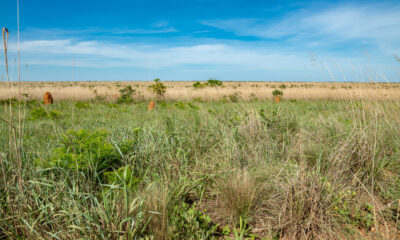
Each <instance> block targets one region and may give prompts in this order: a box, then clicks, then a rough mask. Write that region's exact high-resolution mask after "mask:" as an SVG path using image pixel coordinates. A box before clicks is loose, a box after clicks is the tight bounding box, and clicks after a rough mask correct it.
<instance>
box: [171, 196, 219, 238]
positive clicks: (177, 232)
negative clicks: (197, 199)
mask: <svg viewBox="0 0 400 240" xmlns="http://www.w3.org/2000/svg"><path fill="white" fill-rule="evenodd" d="M170 216H171V217H170V223H171V225H172V226H174V231H173V235H172V236H171V239H193V240H195V239H210V238H212V236H213V235H214V234H215V233H216V232H217V229H218V225H216V224H213V223H212V221H211V218H210V217H209V216H208V215H206V214H204V213H202V212H200V211H199V210H197V209H196V208H195V205H193V206H191V207H190V206H189V205H188V204H187V203H184V202H182V203H181V204H179V205H176V206H175V207H174V208H173V211H172V214H171V215H170Z"/></svg>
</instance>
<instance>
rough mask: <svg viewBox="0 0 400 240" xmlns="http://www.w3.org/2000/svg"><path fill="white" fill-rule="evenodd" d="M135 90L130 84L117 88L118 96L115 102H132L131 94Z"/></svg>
mask: <svg viewBox="0 0 400 240" xmlns="http://www.w3.org/2000/svg"><path fill="white" fill-rule="evenodd" d="M135 92H136V90H134V89H133V88H132V86H130V85H129V86H126V87H124V88H121V89H120V90H119V93H120V96H119V97H118V99H117V103H132V102H133V97H132V96H133V94H135Z"/></svg>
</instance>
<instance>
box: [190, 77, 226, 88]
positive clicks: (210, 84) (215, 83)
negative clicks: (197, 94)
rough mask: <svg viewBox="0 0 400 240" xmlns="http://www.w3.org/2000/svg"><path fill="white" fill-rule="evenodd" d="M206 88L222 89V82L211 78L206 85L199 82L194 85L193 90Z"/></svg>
mask: <svg viewBox="0 0 400 240" xmlns="http://www.w3.org/2000/svg"><path fill="white" fill-rule="evenodd" d="M205 87H222V81H220V80H217V79H214V78H211V79H209V80H207V82H205V83H201V82H199V81H197V82H195V83H193V88H196V89H200V88H205Z"/></svg>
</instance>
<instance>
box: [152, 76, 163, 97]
mask: <svg viewBox="0 0 400 240" xmlns="http://www.w3.org/2000/svg"><path fill="white" fill-rule="evenodd" d="M149 88H150V89H152V91H153V93H154V94H155V95H156V96H157V97H159V98H162V97H164V94H165V92H166V89H167V87H166V86H165V85H164V84H162V83H161V82H160V79H159V78H157V79H154V84H153V85H150V86H149Z"/></svg>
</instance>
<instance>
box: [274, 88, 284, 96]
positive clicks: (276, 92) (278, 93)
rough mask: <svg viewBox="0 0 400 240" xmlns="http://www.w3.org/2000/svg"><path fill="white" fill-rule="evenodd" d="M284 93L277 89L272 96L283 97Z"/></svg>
mask: <svg viewBox="0 0 400 240" xmlns="http://www.w3.org/2000/svg"><path fill="white" fill-rule="evenodd" d="M282 95H283V92H282V91H281V90H278V89H275V90H274V91H272V96H274V97H276V96H282Z"/></svg>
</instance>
